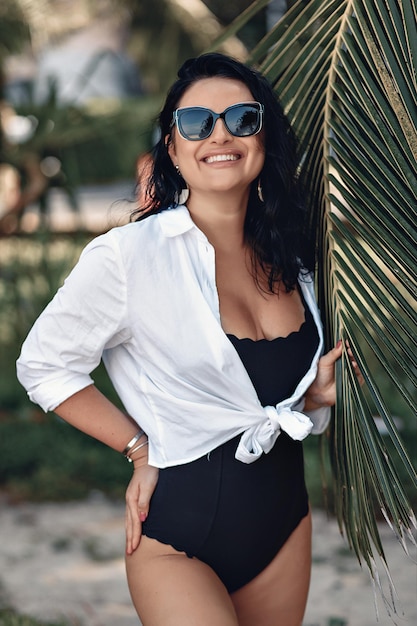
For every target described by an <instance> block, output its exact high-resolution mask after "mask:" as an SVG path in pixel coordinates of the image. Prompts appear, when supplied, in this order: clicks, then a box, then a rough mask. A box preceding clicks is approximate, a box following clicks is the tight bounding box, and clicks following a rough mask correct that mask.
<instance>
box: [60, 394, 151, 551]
mask: <svg viewBox="0 0 417 626" xmlns="http://www.w3.org/2000/svg"><path fill="white" fill-rule="evenodd" d="M55 413H56V414H57V415H59V416H60V417H62V419H64V420H65V421H66V422H68V423H69V424H71V425H72V426H74V427H75V428H78V429H79V430H81V431H82V432H84V433H86V434H87V435H90V436H91V437H94V438H95V439H98V440H99V441H101V442H102V443H104V444H106V445H107V446H109V447H111V448H113V449H114V450H117V451H118V452H123V451H124V450H125V448H126V446H127V444H128V442H129V441H131V439H132V438H133V437H134V436H135V435H136V433H137V432H138V430H139V428H138V425H137V424H136V422H135V421H134V420H133V419H131V418H130V417H128V416H127V415H125V414H124V413H123V412H122V411H120V409H118V408H117V407H116V406H115V405H114V404H113V403H112V402H110V400H108V399H107V398H106V397H105V396H103V394H102V393H101V392H100V391H99V390H98V389H97V388H96V387H95V386H94V385H90V386H89V387H85V388H84V389H82V390H81V391H78V392H77V393H75V394H74V395H72V396H71V397H69V398H68V399H67V400H65V401H64V402H62V403H61V404H59V405H58V406H57V407H56V409H55ZM145 442H146V435H142V437H141V438H140V439H139V440H138V441H137V443H136V444H135V446H134V447H133V451H132V452H131V453H130V454H129V458H130V459H131V461H132V465H133V468H134V472H133V476H132V478H131V481H130V483H129V486H128V488H127V491H126V505H127V506H126V552H127V554H131V553H132V552H133V551H134V550H135V549H136V548H137V546H138V545H139V542H140V537H141V534H142V522H143V521H145V519H146V517H147V515H148V511H149V503H150V499H151V497H152V494H153V492H154V489H155V486H156V483H157V481H158V469H157V468H156V467H152V466H151V465H148V447H147V445H143V446H141V447H140V448H139V449H138V450H136V451H135V447H136V446H137V445H140V444H142V443H145Z"/></svg>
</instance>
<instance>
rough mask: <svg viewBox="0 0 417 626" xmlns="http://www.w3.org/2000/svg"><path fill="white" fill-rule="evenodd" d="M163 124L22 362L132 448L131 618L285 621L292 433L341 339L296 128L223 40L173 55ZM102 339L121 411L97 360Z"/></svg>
mask: <svg viewBox="0 0 417 626" xmlns="http://www.w3.org/2000/svg"><path fill="white" fill-rule="evenodd" d="M160 131H161V135H160V137H161V138H160V140H159V142H158V143H157V145H156V147H155V150H154V154H153V169H152V174H151V177H150V180H149V186H148V188H147V190H146V193H144V194H142V197H144V198H147V200H148V204H147V206H146V207H145V208H146V210H142V211H139V219H138V221H136V222H133V223H131V224H129V225H126V226H123V227H121V228H116V229H113V230H112V231H110V232H109V233H107V234H105V235H102V236H100V237H98V238H96V239H95V240H94V241H93V242H91V243H90V244H89V245H88V246H87V248H86V249H85V251H84V252H83V254H82V256H81V259H80V261H79V263H78V265H77V266H76V267H75V269H74V270H73V272H72V273H71V275H70V276H69V278H68V279H67V281H66V282H65V284H64V286H63V287H62V288H61V289H60V290H59V292H58V294H57V295H56V296H55V298H54V300H53V301H52V303H51V304H50V305H49V306H48V307H47V309H46V310H45V311H44V313H43V314H42V315H41V316H40V318H39V319H38V321H37V322H36V323H35V325H34V327H33V329H32V331H31V333H30V334H29V337H28V339H27V340H26V342H25V344H24V346H23V349H22V354H21V357H20V359H19V361H18V374H19V378H20V380H21V382H22V383H23V384H24V386H25V387H26V388H27V389H28V393H29V396H30V398H31V399H32V400H34V401H35V402H38V403H39V404H40V405H41V406H42V407H43V408H44V409H45V410H54V411H55V412H56V413H57V414H58V415H60V416H61V417H62V418H63V419H65V420H67V421H68V422H70V423H71V424H73V425H74V426H76V427H77V428H79V429H81V430H82V431H84V432H86V433H88V434H89V435H92V436H93V437H96V438H97V439H99V440H100V441H102V442H104V443H105V444H107V445H109V446H111V447H112V448H114V449H116V450H119V451H120V452H123V453H124V454H125V455H126V456H127V458H128V459H129V460H130V461H132V462H133V469H134V472H133V476H132V479H131V482H130V484H129V486H128V489H127V496H126V500H127V513H126V534H127V544H126V553H127V556H126V564H127V575H128V582H129V588H130V591H131V595H132V599H133V602H134V604H135V607H136V609H137V612H138V615H139V616H140V618H141V620H142V622H143V624H144V626H148V625H150V626H159V625H161V626H170V625H172V626H174V625H175V626H187V625H190V626H191V625H196V624H198V625H199V626H204V625H206V624H207V625H209V624H210V626H212V625H213V624H216V626H236V625H237V624H239V625H240V626H242V625H244V626H246V625H247V626H272V625H274V626H275V625H276V624H280V625H282V626H284V625H285V626H292V625H294V626H295V625H297V624H301V622H302V618H303V613H304V609H305V604H306V599H307V592H308V586H309V577H310V560H311V555H310V542H311V519H310V512H309V507H308V499H307V494H306V490H305V484H304V476H303V457H302V447H301V443H300V440H301V439H303V438H304V437H305V436H307V435H308V434H309V433H310V432H322V431H323V430H324V429H325V428H326V426H327V423H328V419H329V407H330V406H331V405H332V404H334V402H335V388H334V387H335V382H334V364H335V361H336V360H337V359H338V358H339V357H340V355H341V352H342V346H341V344H340V343H339V344H338V345H337V346H336V347H335V348H334V349H332V350H330V352H328V353H327V354H326V355H325V356H323V357H321V358H320V356H321V353H322V348H323V337H322V330H321V325H320V320H319V314H318V310H317V307H316V304H315V301H314V294H313V283H312V277H311V274H310V270H311V269H312V267H311V260H310V257H309V248H308V243H307V238H306V237H305V235H304V232H303V223H304V215H303V209H302V202H301V193H300V189H299V183H298V181H297V177H296V167H297V154H296V145H295V140H294V136H293V134H292V132H291V129H290V128H289V125H288V123H287V121H286V119H285V117H284V115H283V113H282V109H281V107H280V105H279V104H278V102H277V101H276V98H275V96H274V94H273V91H272V89H271V88H270V86H269V85H268V83H267V81H266V80H265V79H264V78H263V77H262V76H261V75H259V74H258V73H257V72H255V71H252V70H250V69H249V68H247V67H245V66H244V65H242V64H241V63H239V62H237V61H235V60H233V59H230V58H228V57H225V56H223V55H219V54H208V55H203V56H201V57H199V58H197V59H192V60H190V61H188V62H186V63H185V64H184V65H183V67H182V68H181V70H180V71H179V78H178V80H177V82H176V83H175V84H174V85H173V87H172V89H171V91H170V92H169V94H168V96H167V100H166V103H165V106H164V108H163V110H162V113H161V115H160ZM101 357H103V360H104V362H105V364H106V367H107V370H108V372H109V375H110V377H111V379H112V381H113V383H114V385H115V388H116V390H117V391H118V393H119V395H120V398H121V400H122V402H123V404H124V406H125V408H126V411H127V413H128V415H129V417H127V416H126V415H125V414H124V413H122V412H121V411H120V410H119V409H117V408H116V407H115V406H114V405H113V404H111V403H110V402H109V401H108V400H107V399H106V398H105V397H103V396H102V395H101V394H100V392H99V391H98V390H97V389H96V388H95V386H94V384H93V381H92V379H91V378H90V372H91V371H92V370H93V369H94V368H95V367H96V365H97V364H98V362H99V360H100V358H101ZM355 366H356V365H355ZM301 411H302V412H301ZM310 418H311V419H310ZM138 424H139V425H140V426H139V430H138ZM145 433H146V434H145ZM151 498H152V499H151Z"/></svg>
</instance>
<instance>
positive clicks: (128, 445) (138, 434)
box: [122, 428, 145, 457]
mask: <svg viewBox="0 0 417 626" xmlns="http://www.w3.org/2000/svg"><path fill="white" fill-rule="evenodd" d="M144 434H145V433H144V432H143V430H142V429H141V428H139V430H138V432H137V433H136V435H135V436H134V437H132V439H131V440H130V441H129V443H128V444H127V446H126V448H125V449H124V450H123V452H122V454H123V456H126V457H127V455H128V454H129V452H130V451H131V449H132V448H133V446H134V445H135V443H136V442H137V441H139V439H140V438H141V437H142V435H144Z"/></svg>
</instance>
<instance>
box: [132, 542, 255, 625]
mask: <svg viewBox="0 0 417 626" xmlns="http://www.w3.org/2000/svg"><path fill="white" fill-rule="evenodd" d="M126 570H127V578H128V584H129V589H130V594H131V596H132V600H133V603H134V605H135V607H136V610H137V612H138V615H139V617H140V619H141V621H142V623H143V626H196V625H197V624H198V626H213V624H215V625H216V626H238V624H239V623H240V622H238V621H237V617H236V613H235V610H234V607H233V604H232V602H231V599H230V596H229V594H228V593H227V591H226V589H225V587H224V585H223V584H222V583H221V581H220V580H219V578H218V577H217V576H216V574H215V573H214V572H213V570H212V569H211V568H210V567H209V566H208V565H206V564H205V563H202V562H201V561H199V560H198V559H195V558H192V559H190V558H188V557H187V555H186V554H184V553H183V552H178V551H176V550H174V548H172V547H171V546H168V545H165V544H163V543H160V542H159V541H156V540H155V539H150V538H148V537H146V536H143V537H142V539H141V542H140V544H139V547H138V548H137V550H136V551H135V552H134V553H133V554H132V555H131V556H128V557H126ZM254 623H256V622H254ZM254 623H252V624H251V626H254Z"/></svg>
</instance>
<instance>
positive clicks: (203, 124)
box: [171, 102, 264, 141]
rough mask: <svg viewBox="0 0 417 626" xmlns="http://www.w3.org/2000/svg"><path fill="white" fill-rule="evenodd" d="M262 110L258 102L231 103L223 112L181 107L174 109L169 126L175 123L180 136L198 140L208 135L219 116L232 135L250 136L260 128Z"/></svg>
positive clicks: (261, 105) (189, 139) (203, 108)
mask: <svg viewBox="0 0 417 626" xmlns="http://www.w3.org/2000/svg"><path fill="white" fill-rule="evenodd" d="M263 112H264V107H263V104H261V103H260V102H239V103H238V104H232V106H230V107H227V109H225V110H224V111H223V113H215V112H214V111H211V109H206V108H205V107H182V108H180V109H176V110H175V111H174V115H173V118H172V123H171V128H172V126H174V124H176V125H177V128H178V132H179V134H180V135H181V137H183V138H184V139H187V140H188V141H200V140H201V139H207V137H210V135H211V133H212V132H213V130H214V126H215V124H216V122H217V120H218V119H219V118H220V119H222V120H223V122H224V125H225V126H226V128H227V130H228V131H229V133H230V134H231V135H233V136H234V137H251V136H252V135H256V134H257V133H259V131H260V130H261V128H262V117H263Z"/></svg>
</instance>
